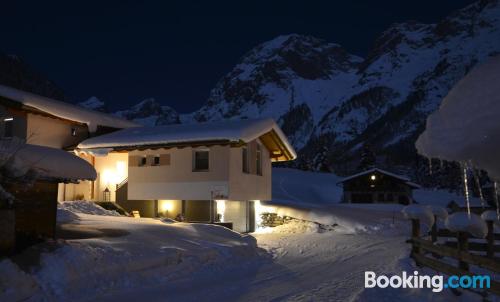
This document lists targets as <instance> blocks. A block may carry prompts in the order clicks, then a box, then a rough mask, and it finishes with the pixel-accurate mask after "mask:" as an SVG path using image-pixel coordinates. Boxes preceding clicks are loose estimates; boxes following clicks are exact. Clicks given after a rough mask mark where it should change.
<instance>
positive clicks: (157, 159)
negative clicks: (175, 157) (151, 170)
mask: <svg viewBox="0 0 500 302" xmlns="http://www.w3.org/2000/svg"><path fill="white" fill-rule="evenodd" d="M159 165H160V155H154V156H153V162H152V163H151V166H159Z"/></svg>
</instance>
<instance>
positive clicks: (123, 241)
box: [0, 203, 258, 301]
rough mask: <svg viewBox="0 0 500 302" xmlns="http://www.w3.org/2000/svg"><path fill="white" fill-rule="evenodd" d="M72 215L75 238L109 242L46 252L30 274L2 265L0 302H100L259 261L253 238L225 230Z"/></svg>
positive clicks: (66, 244) (64, 244) (57, 246)
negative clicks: (98, 234)
mask: <svg viewBox="0 0 500 302" xmlns="http://www.w3.org/2000/svg"><path fill="white" fill-rule="evenodd" d="M64 204H67V203H64ZM64 204H63V205H64ZM68 209H71V210H73V209H77V211H79V210H80V208H78V207H73V206H69V207H68V206H67V207H66V210H68ZM71 210H68V211H71ZM72 213H73V214H74V215H75V216H77V218H78V219H77V220H73V221H71V222H70V223H69V225H71V226H72V230H73V231H77V230H78V228H81V229H82V233H83V234H86V233H87V231H88V230H89V229H93V230H96V231H100V232H102V233H103V234H104V236H103V237H94V238H87V239H70V240H58V241H57V242H52V243H49V244H51V245H52V246H53V248H52V251H51V252H50V253H44V252H42V253H41V255H40V259H39V263H38V264H36V265H34V266H32V267H31V269H28V271H29V273H24V272H22V271H21V270H20V269H19V268H17V267H15V266H14V265H13V263H12V262H11V261H10V260H3V261H2V262H0V271H1V272H2V274H1V275H2V276H4V272H8V273H7V275H6V276H5V278H2V277H0V281H2V282H0V301H17V300H21V299H29V300H28V301H95V299H96V297H99V296H100V295H102V294H103V293H107V292H110V291H115V290H116V291H118V292H119V291H121V290H123V289H127V288H136V287H144V286H148V285H149V286H151V285H155V284H165V283H169V282H172V281H173V280H176V279H179V278H185V277H187V276H191V275H193V274H195V273H196V272H197V271H199V270H200V269H211V270H215V269H216V268H217V267H221V266H225V265H233V266H234V265H235V264H238V265H240V264H241V265H244V263H245V261H250V260H251V259H253V258H255V257H257V255H258V249H257V246H256V241H255V238H253V237H251V236H248V235H241V234H239V233H236V232H233V231H230V230H228V229H226V228H223V227H220V226H215V225H205V224H188V223H168V224H166V223H163V222H162V221H160V220H156V219H148V218H142V219H135V218H129V217H123V216H120V217H117V216H104V215H89V214H81V213H78V212H72ZM94 214H95V213H94ZM101 214H102V213H101ZM67 224H68V223H67ZM83 237H84V238H85V236H83ZM19 259H23V258H22V257H20V258H19ZM18 261H19V262H21V263H19V264H20V266H21V267H25V265H24V264H23V263H22V260H18ZM25 269H26V268H25ZM20 285H22V286H20Z"/></svg>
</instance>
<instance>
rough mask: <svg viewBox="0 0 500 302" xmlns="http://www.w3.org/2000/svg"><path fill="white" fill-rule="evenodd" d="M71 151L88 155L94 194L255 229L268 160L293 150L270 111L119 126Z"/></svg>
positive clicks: (267, 186)
mask: <svg viewBox="0 0 500 302" xmlns="http://www.w3.org/2000/svg"><path fill="white" fill-rule="evenodd" d="M77 151H78V152H80V154H82V155H84V156H92V157H94V163H95V168H96V170H97V172H98V179H97V181H96V185H95V188H94V190H95V192H98V194H100V195H96V196H95V197H96V199H100V200H106V199H109V200H112V201H116V202H117V203H119V204H120V205H121V206H122V207H124V208H125V209H127V210H129V211H131V210H139V211H140V213H141V216H146V217H156V216H164V217H169V218H175V217H178V216H180V215H182V216H183V217H184V218H185V219H186V220H187V221H192V222H225V223H232V227H233V229H235V230H236V231H240V232H246V231H252V230H254V229H255V208H256V207H258V203H259V202H260V201H261V200H270V199H271V162H278V161H288V160H293V159H295V158H296V154H295V151H294V149H293V148H292V147H291V145H290V144H289V142H288V140H287V138H286V137H285V135H284V134H283V133H282V131H281V130H280V128H279V127H278V126H277V124H276V123H275V122H274V121H273V120H272V119H258V120H232V121H223V122H213V123H201V124H187V125H186V124H180V125H169V126H156V127H141V128H131V129H124V130H120V131H116V132H113V133H110V134H106V135H102V136H98V137H94V138H90V139H88V140H85V141H83V142H81V143H80V144H79V145H78V147H77ZM77 190H78V191H81V190H82V189H81V188H80V189H77Z"/></svg>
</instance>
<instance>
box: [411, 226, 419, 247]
mask: <svg viewBox="0 0 500 302" xmlns="http://www.w3.org/2000/svg"><path fill="white" fill-rule="evenodd" d="M419 237H420V221H419V220H418V219H412V220H411V238H412V239H413V238H419ZM411 253H412V254H420V247H418V246H416V245H415V244H412V248H411Z"/></svg>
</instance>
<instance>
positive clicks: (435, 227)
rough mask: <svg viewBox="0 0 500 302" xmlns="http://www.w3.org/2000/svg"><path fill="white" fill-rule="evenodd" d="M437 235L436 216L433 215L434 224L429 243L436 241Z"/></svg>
mask: <svg viewBox="0 0 500 302" xmlns="http://www.w3.org/2000/svg"><path fill="white" fill-rule="evenodd" d="M437 233H438V227H437V216H436V215H434V224H433V225H432V229H431V241H432V242H433V243H434V242H436V241H437Z"/></svg>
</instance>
